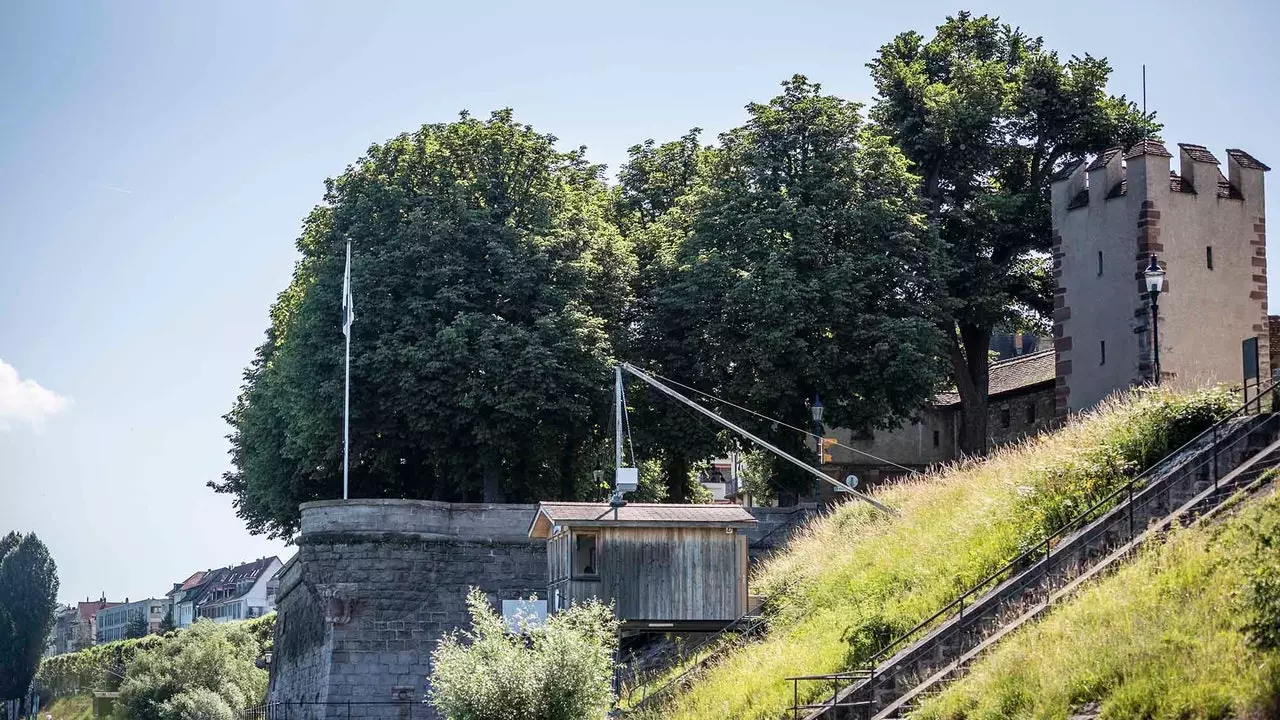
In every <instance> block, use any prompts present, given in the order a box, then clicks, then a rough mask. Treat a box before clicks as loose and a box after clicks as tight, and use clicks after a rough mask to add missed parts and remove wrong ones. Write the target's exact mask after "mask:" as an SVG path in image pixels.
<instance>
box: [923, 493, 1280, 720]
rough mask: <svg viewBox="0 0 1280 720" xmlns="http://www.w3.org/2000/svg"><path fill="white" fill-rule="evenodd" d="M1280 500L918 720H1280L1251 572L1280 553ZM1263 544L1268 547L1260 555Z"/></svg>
mask: <svg viewBox="0 0 1280 720" xmlns="http://www.w3.org/2000/svg"><path fill="white" fill-rule="evenodd" d="M1264 525H1270V526H1271V530H1270V532H1271V534H1272V535H1273V536H1274V535H1275V532H1276V529H1277V528H1280V496H1277V495H1276V494H1275V493H1274V492H1272V493H1271V494H1270V497H1269V498H1268V499H1266V500H1265V501H1264V502H1258V503H1252V504H1250V505H1248V506H1246V507H1245V508H1244V509H1243V510H1242V511H1241V512H1240V514H1239V515H1238V516H1236V517H1235V518H1233V519H1232V520H1231V521H1229V522H1227V523H1225V524H1224V525H1221V526H1218V527H1213V526H1210V527H1206V528H1193V529H1190V530H1184V531H1180V532H1176V533H1174V534H1173V535H1172V536H1171V538H1170V539H1169V541H1168V542H1167V543H1164V544H1161V545H1157V546H1152V547H1149V548H1148V549H1147V550H1146V551H1145V552H1144V553H1143V554H1142V556H1141V557H1140V558H1139V559H1138V560H1137V561H1136V562H1134V563H1132V564H1129V565H1127V566H1125V567H1123V568H1121V569H1120V570H1119V571H1118V572H1117V573H1116V574H1114V575H1112V576H1109V577H1107V578H1105V579H1103V580H1101V581H1099V582H1096V583H1094V584H1092V585H1090V586H1089V587H1088V588H1086V589H1085V590H1083V591H1082V592H1081V593H1080V594H1079V595H1077V596H1076V597H1075V598H1073V599H1072V600H1071V601H1070V602H1069V603H1068V604H1066V605H1064V606H1062V607H1060V608H1058V609H1056V610H1054V611H1053V612H1052V613H1051V614H1050V615H1049V616H1047V617H1046V618H1045V619H1044V620H1043V621H1041V622H1039V623H1038V624H1036V625H1033V626H1031V627H1029V628H1025V629H1022V630H1020V631H1019V632H1017V633H1016V634H1014V635H1013V636H1011V637H1010V638H1008V639H1007V640H1005V641H1004V642H1003V643H1001V644H1000V645H999V646H998V647H997V648H996V649H995V650H994V651H993V652H992V653H991V654H990V655H988V656H987V657H986V658H984V659H982V660H981V661H980V662H979V663H978V664H977V665H975V666H974V668H973V670H972V672H971V673H970V674H969V675H968V676H967V677H966V678H965V679H963V680H962V681H960V682H958V683H956V684H954V685H952V686H951V687H949V688H948V689H947V690H946V691H945V692H943V694H941V695H939V696H937V697H936V698H934V699H933V700H931V701H930V702H929V704H927V705H925V706H924V707H922V708H921V709H920V710H919V711H917V712H916V714H915V715H913V718H918V719H919V720H961V719H964V720H979V719H985V718H990V719H991V720H995V719H997V718H999V719H1001V720H1004V719H1005V718H1044V719H1046V720H1048V719H1054V720H1065V719H1066V718H1067V717H1069V716H1070V715H1071V711H1072V710H1073V709H1075V708H1079V707H1080V706H1081V705H1084V704H1088V703H1098V704H1099V705H1100V708H1099V709H1100V710H1101V716H1102V717H1103V718H1142V719H1148V718H1149V719H1151V720H1164V719H1166V718H1167V719H1169V720H1174V719H1180V718H1229V717H1230V718H1275V717H1280V651H1270V652H1267V651H1264V650H1261V649H1257V648H1255V647H1253V646H1251V644H1250V642H1249V638H1248V637H1247V635H1246V632H1245V631H1244V629H1243V628H1244V621H1245V619H1246V618H1248V617H1249V615H1250V613H1251V608H1250V603H1249V597H1248V593H1246V592H1242V590H1243V589H1244V588H1246V587H1247V586H1248V584H1249V579H1248V574H1249V572H1250V570H1251V569H1256V568H1257V567H1258V566H1259V565H1260V564H1266V563H1267V562H1268V560H1267V556H1268V555H1269V556H1270V563H1271V564H1272V565H1273V567H1274V566H1280V553H1277V552H1276V551H1275V548H1274V547H1270V548H1267V547H1266V546H1265V545H1261V546H1260V545H1259V543H1258V542H1257V541H1256V538H1257V537H1258V533H1257V532H1256V529H1257V528H1258V527H1259V526H1264ZM1260 547H1261V548H1262V550H1261V551H1260Z"/></svg>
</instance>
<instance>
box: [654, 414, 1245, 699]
mask: <svg viewBox="0 0 1280 720" xmlns="http://www.w3.org/2000/svg"><path fill="white" fill-rule="evenodd" d="M1223 398H1224V393H1221V392H1201V393H1194V394H1189V395H1179V394H1176V393H1174V392H1172V391H1170V390H1167V389H1162V390H1153V391H1142V392H1134V393H1132V394H1130V395H1128V396H1125V397H1122V398H1117V399H1113V400H1111V401H1108V402H1107V403H1104V404H1103V405H1102V406H1101V407H1100V408H1099V409H1098V410H1096V411H1095V412H1093V413H1089V414H1087V415H1083V416H1081V417H1079V418H1078V419H1077V420H1076V421H1074V422H1072V423H1070V424H1069V425H1067V426H1066V427H1065V428H1063V429H1062V430H1060V431H1059V432H1057V433H1054V434H1051V435H1043V436H1038V437H1035V438H1032V439H1029V440H1027V441H1025V442H1023V443H1022V444H1020V445H1017V446H1013V447H1004V448H1001V449H999V450H997V451H996V452H994V453H992V455H991V456H990V457H989V458H988V459H986V460H985V461H983V462H977V461H971V462H966V463H961V464H957V465H955V466H953V467H950V468H947V469H945V470H943V471H940V472H938V473H933V474H930V475H927V476H923V477H919V478H913V479H910V480H904V481H902V482H900V483H897V484H894V485H891V486H883V488H882V489H879V490H878V492H877V496H878V498H879V499H880V500H881V501H883V502H885V503H887V504H889V505H891V506H892V507H894V508H895V509H897V510H898V511H899V513H900V514H899V515H898V516H896V517H893V518H886V517H885V516H884V515H883V514H881V513H878V512H875V511H873V510H871V509H870V508H869V507H868V506H866V505H865V504H863V503H857V502H849V503H845V504H843V505H841V506H839V507H838V508H837V509H836V510H835V511H834V512H832V513H831V514H829V515H827V516H825V517H822V518H818V519H816V520H813V521H811V522H810V523H809V525H807V526H806V527H805V528H804V529H803V530H802V531H801V532H800V533H799V534H798V536H797V538H796V539H794V540H792V541H791V543H790V545H789V546H788V548H787V550H786V551H784V552H782V553H780V554H778V555H775V556H774V557H773V558H771V559H770V560H769V561H768V562H767V563H766V565H765V566H764V567H763V568H762V570H761V572H760V573H759V576H758V578H757V579H756V581H755V582H754V583H753V587H752V592H753V593H761V594H766V595H768V594H771V593H773V592H775V591H782V592H783V595H782V600H781V601H780V608H779V610H778V611H777V613H776V614H775V615H773V616H772V617H771V619H770V624H769V628H768V631H767V633H766V635H765V637H764V639H763V640H761V641H760V642H758V643H755V644H752V645H748V646H746V647H744V648H742V649H740V650H737V651H735V652H733V653H731V654H729V655H728V656H726V657H725V658H724V660H723V661H721V662H720V663H718V664H717V665H716V666H715V667H713V668H711V669H709V670H707V671H706V673H705V674H704V675H703V676H702V677H701V678H699V679H698V680H697V681H696V682H694V683H693V684H692V685H691V686H690V688H689V689H688V690H687V691H685V692H684V693H682V694H680V695H679V696H677V697H675V698H674V700H673V702H672V703H671V705H670V706H669V707H665V708H660V709H657V710H656V711H655V717H662V718H664V719H671V720H693V719H695V718H708V717H733V718H740V719H741V720H764V719H766V718H768V719H772V718H776V717H779V716H780V715H781V714H782V713H783V711H784V710H785V709H787V708H789V707H791V701H792V695H791V685H790V684H789V683H786V682H785V680H784V678H786V677H788V676H794V675H807V674H819V673H830V672H837V671H841V670H844V669H847V668H850V667H854V666H856V664H857V663H860V662H861V661H862V660H864V659H866V658H868V657H870V656H871V655H873V654H874V653H875V652H876V651H878V650H879V649H880V648H881V647H883V646H884V645H885V644H886V643H887V642H889V641H890V640H892V639H893V638H894V637H896V636H898V635H900V634H901V633H903V632H905V631H907V630H909V629H910V628H912V627H914V626H915V624H916V623H918V622H920V621H922V620H924V619H925V618H927V617H929V616H930V615H932V614H933V613H934V612H936V611H937V610H938V609H939V608H941V607H943V606H944V605H946V604H947V603H948V602H950V601H951V600H953V599H954V598H955V597H956V596H957V595H958V594H959V593H960V592H962V591H963V590H964V589H966V588H967V587H969V586H970V585H972V584H973V583H976V582H977V581H979V580H981V579H983V578H985V577H986V576H988V575H989V574H990V573H992V572H994V571H995V570H997V569H999V568H1000V567H1001V566H1002V565H1004V564H1005V563H1007V562H1008V561H1009V560H1011V559H1012V558H1014V557H1016V556H1017V555H1018V554H1019V553H1020V552H1021V551H1022V550H1023V549H1024V548H1026V547H1029V546H1030V545H1032V544H1034V543H1035V542H1036V541H1038V540H1039V539H1041V538H1043V537H1044V535H1045V534H1046V533H1047V532H1049V531H1051V530H1053V529H1056V528H1055V527H1053V526H1054V525H1055V524H1056V523H1057V521H1058V518H1059V517H1060V509H1061V508H1064V507H1067V506H1075V507H1079V506H1083V505H1084V504H1085V503H1087V502H1089V501H1090V499H1093V498H1098V497H1101V495H1102V494H1105V493H1107V492H1109V491H1110V490H1111V489H1113V488H1114V487H1115V486H1116V484H1117V483H1119V482H1122V481H1123V480H1124V479H1125V477H1126V474H1125V473H1124V472H1121V471H1119V470H1117V468H1129V472H1132V471H1133V469H1135V468H1137V467H1138V466H1139V465H1141V464H1144V463H1145V462H1147V461H1146V460H1144V458H1159V457H1162V456H1163V455H1165V454H1166V452H1168V451H1170V450H1172V449H1174V448H1176V447H1177V446H1178V445H1180V444H1181V443H1182V441H1184V440H1185V439H1186V438H1187V436H1188V434H1190V433H1195V432H1198V431H1199V430H1202V429H1203V428H1204V426H1205V425H1206V424H1208V423H1209V422H1210V421H1211V420H1212V419H1213V418H1215V417H1216V416H1217V415H1218V414H1221V413H1223V412H1224V410H1225V406H1224V400H1223ZM1190 423H1201V424H1199V425H1193V424H1190ZM1171 424H1178V425H1180V427H1178V428H1177V429H1176V430H1175V429H1173V428H1171V427H1170V426H1171ZM818 690H819V688H818V687H817V686H816V684H815V685H810V686H808V687H806V686H804V685H802V686H801V692H802V695H801V700H802V701H803V700H805V699H807V698H812V697H814V693H816V692H818Z"/></svg>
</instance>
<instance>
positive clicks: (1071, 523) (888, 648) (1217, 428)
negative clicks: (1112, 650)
mask: <svg viewBox="0 0 1280 720" xmlns="http://www.w3.org/2000/svg"><path fill="white" fill-rule="evenodd" d="M1277 390H1280V388H1278V387H1277V382H1276V381H1275V380H1272V381H1270V382H1269V383H1267V384H1266V385H1265V386H1263V387H1262V388H1259V389H1258V390H1257V394H1256V395H1255V396H1254V397H1252V398H1248V399H1246V400H1245V402H1244V403H1243V404H1242V405H1240V407H1238V408H1236V409H1235V410H1234V411H1232V412H1231V413H1230V414H1228V415H1226V416H1225V417H1223V418H1221V419H1219V420H1218V421H1217V422H1215V423H1214V424H1213V425H1211V426H1210V427H1208V428H1206V429H1205V430H1203V431H1202V432H1200V433H1199V434H1198V435H1196V436H1195V437H1193V438H1192V439H1190V440H1188V441H1187V442H1185V443H1183V444H1182V445H1181V446H1179V447H1178V448H1177V449H1176V450H1173V451H1172V452H1169V453H1166V454H1165V455H1164V456H1163V457H1162V458H1160V459H1159V460H1157V461H1156V462H1155V463H1154V464H1152V465H1151V466H1150V467H1148V468H1147V469H1146V470H1144V471H1142V472H1141V473H1139V474H1138V475H1136V476H1134V477H1133V478H1131V479H1129V480H1128V481H1127V482H1125V483H1124V484H1122V485H1120V486H1119V487H1117V488H1116V489H1114V490H1112V491H1111V492H1110V493H1108V494H1107V495H1106V496H1104V497H1103V498H1102V499H1101V500H1098V501H1097V502H1095V503H1094V504H1093V505H1091V506H1090V507H1089V508H1087V509H1086V510H1084V511H1082V512H1080V513H1079V514H1077V515H1076V516H1075V517H1073V518H1071V519H1070V520H1068V521H1066V522H1065V523H1063V524H1062V525H1060V526H1058V528H1057V529H1055V530H1054V531H1052V532H1050V533H1049V534H1047V535H1046V536H1045V537H1044V538H1043V539H1042V540H1040V541H1039V542H1037V543H1036V544H1035V545H1034V546H1032V547H1031V548H1030V549H1028V550H1026V551H1024V552H1022V553H1021V554H1019V555H1018V556H1017V557H1015V558H1014V559H1012V560H1010V561H1009V562H1007V563H1005V564H1004V565H1003V566H1002V567H1001V568H1000V569H998V570H996V571H995V572H992V573H991V574H990V575H987V576H986V577H985V578H983V579H982V580H980V581H978V582H977V583H975V584H974V585H972V586H970V587H969V588H968V589H967V590H965V591H964V592H963V593H961V594H960V595H959V596H958V597H957V598H956V599H954V600H952V601H951V602H950V603H948V604H947V605H946V606H944V607H943V608H942V609H940V610H938V611H937V612H935V613H934V614H932V615H930V616H929V617H928V618H926V619H924V620H922V621H920V622H919V623H918V624H917V625H916V626H915V627H913V628H911V629H910V630H908V631H906V632H905V633H903V634H902V635H899V636H898V637H897V638H895V639H894V640H892V641H891V642H889V643H888V644H887V645H885V646H884V647H882V648H881V649H880V650H878V651H877V652H876V653H875V654H873V655H871V656H870V657H868V658H867V659H865V660H864V661H862V663H861V664H862V665H863V667H864V668H867V669H864V670H858V671H852V672H855V673H857V672H862V673H865V676H863V677H860V678H858V679H865V680H867V682H868V684H869V685H870V684H871V683H874V681H875V680H876V678H877V673H876V668H877V666H878V665H879V663H880V662H882V661H884V660H886V659H888V658H889V657H892V655H893V653H895V652H896V651H897V650H899V649H900V648H902V647H903V646H905V645H906V644H908V643H909V642H911V641H913V640H914V639H916V638H917V637H919V636H920V635H922V634H924V633H925V631H927V630H930V629H932V628H933V627H934V626H935V625H937V624H938V623H939V621H944V622H945V619H946V618H948V616H950V615H952V614H955V616H956V617H957V618H959V619H963V618H964V608H965V603H966V601H969V602H970V604H972V600H971V599H975V600H976V597H975V596H979V595H981V594H983V593H984V592H985V591H986V590H987V589H988V588H990V587H991V586H992V585H993V583H994V584H995V585H997V586H998V585H999V583H1000V582H1002V581H1004V580H1006V579H1009V578H1010V577H1012V576H1014V575H1016V573H1017V571H1018V569H1019V568H1025V567H1027V566H1028V563H1035V562H1040V561H1041V560H1043V561H1044V562H1045V565H1044V573H1043V575H1042V577H1048V572H1049V566H1050V563H1051V562H1052V555H1053V543H1054V541H1057V540H1060V539H1062V538H1063V537H1064V536H1066V535H1067V534H1068V533H1070V532H1073V531H1074V530H1076V529H1079V528H1082V527H1084V526H1085V525H1087V524H1088V523H1089V522H1093V521H1094V520H1096V519H1098V518H1099V517H1101V516H1102V515H1104V514H1105V513H1106V512H1109V511H1110V510H1111V509H1112V508H1113V507H1114V506H1115V505H1117V503H1118V501H1119V498H1121V497H1122V496H1125V502H1127V503H1128V506H1129V537H1130V538H1132V537H1134V532H1135V528H1134V523H1133V500H1134V495H1135V491H1141V490H1142V489H1143V488H1145V486H1146V483H1147V482H1148V481H1150V480H1151V479H1152V477H1151V476H1152V475H1153V474H1156V473H1157V472H1158V471H1162V470H1164V469H1165V468H1166V465H1167V463H1168V461H1169V460H1170V459H1171V458H1176V457H1177V456H1178V455H1180V454H1181V453H1183V452H1184V451H1186V450H1189V449H1191V448H1192V447H1194V446H1196V445H1198V444H1200V443H1201V442H1203V441H1204V440H1206V439H1209V440H1210V445H1209V447H1208V448H1205V449H1206V450H1209V451H1210V455H1211V458H1210V459H1209V460H1207V461H1205V462H1203V463H1201V464H1200V465H1197V466H1196V469H1199V468H1201V467H1206V466H1208V465H1209V464H1210V463H1211V465H1212V467H1211V472H1210V475H1211V477H1212V479H1213V487H1214V489H1215V490H1216V489H1217V488H1218V479H1219V477H1220V473H1219V469H1218V452H1219V448H1218V445H1219V443H1220V441H1221V437H1222V432H1223V430H1224V428H1226V427H1227V426H1229V425H1232V424H1234V423H1235V422H1236V421H1238V420H1239V419H1241V418H1242V417H1244V416H1246V415H1248V414H1249V410H1250V408H1254V409H1256V412H1258V413H1261V412H1262V401H1263V398H1264V396H1265V394H1267V393H1270V392H1275V391H1277ZM1277 409H1280V408H1275V407H1272V409H1271V410H1272V412H1276V411H1277ZM1247 438H1248V433H1247V432H1246V437H1245V439H1246V440H1247ZM1100 511H1101V512H1100ZM1086 521H1088V522H1086ZM849 674H850V673H848V672H846V673H831V674H827V675H803V676H797V677H794V678H790V677H789V678H787V679H788V680H792V681H793V692H794V693H795V695H796V700H797V703H798V698H799V684H800V682H806V681H807V682H824V681H828V680H831V679H838V678H840V677H842V676H846V675H849ZM838 696H839V690H837V691H836V693H835V694H833V696H832V698H833V702H834V700H835V699H837V698H838ZM843 706H844V705H841V704H832V703H817V704H813V705H805V706H803V707H800V708H799V709H808V710H817V709H820V708H823V707H828V708H832V707H843ZM798 707H799V706H798ZM793 709H795V708H793ZM795 710H796V712H798V709H795ZM793 714H794V713H793Z"/></svg>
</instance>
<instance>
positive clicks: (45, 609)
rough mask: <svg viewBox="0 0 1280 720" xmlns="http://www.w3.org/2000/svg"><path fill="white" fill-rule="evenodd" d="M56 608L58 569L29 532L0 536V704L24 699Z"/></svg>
mask: <svg viewBox="0 0 1280 720" xmlns="http://www.w3.org/2000/svg"><path fill="white" fill-rule="evenodd" d="M57 605H58V567H57V565H56V564H54V562H53V558H52V557H50V556H49V550H48V548H46V547H45V545H44V543H42V542H40V539H39V538H37V537H36V536H35V534H34V533H29V534H26V535H23V534H22V533H17V532H11V533H9V534H7V535H5V536H4V537H0V700H7V699H12V698H20V697H24V696H25V694H26V692H27V688H28V686H30V685H31V679H32V678H33V677H35V674H36V669H37V668H38V667H39V665H40V653H41V652H43V651H44V646H45V640H46V639H47V638H48V636H49V631H50V630H52V629H53V623H54V612H55V610H56V609H57Z"/></svg>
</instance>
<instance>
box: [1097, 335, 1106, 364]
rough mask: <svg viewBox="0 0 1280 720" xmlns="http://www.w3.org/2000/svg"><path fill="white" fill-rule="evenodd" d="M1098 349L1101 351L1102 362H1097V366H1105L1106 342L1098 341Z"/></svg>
mask: <svg viewBox="0 0 1280 720" xmlns="http://www.w3.org/2000/svg"><path fill="white" fill-rule="evenodd" d="M1098 348H1099V350H1100V351H1101V358H1102V361H1101V362H1099V363H1098V364H1099V365H1106V364H1107V341H1106V340H1101V341H1099V344H1098Z"/></svg>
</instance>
